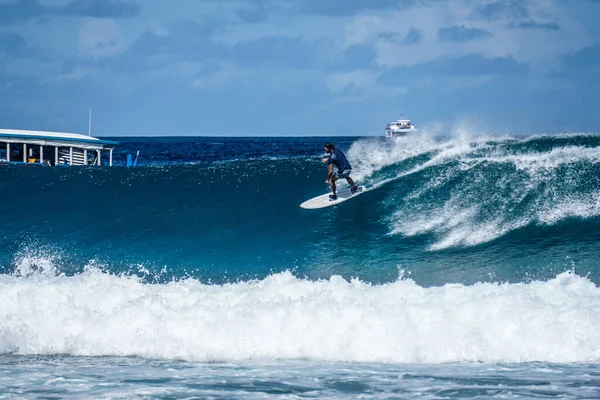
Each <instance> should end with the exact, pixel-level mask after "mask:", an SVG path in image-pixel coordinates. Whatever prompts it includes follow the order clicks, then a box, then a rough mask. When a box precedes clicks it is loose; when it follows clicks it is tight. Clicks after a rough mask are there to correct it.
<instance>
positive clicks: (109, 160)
mask: <svg viewBox="0 0 600 400" xmlns="http://www.w3.org/2000/svg"><path fill="white" fill-rule="evenodd" d="M112 151H113V149H110V152H109V156H108V166H109V167H112Z"/></svg>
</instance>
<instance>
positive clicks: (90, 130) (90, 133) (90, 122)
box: [88, 108, 92, 136]
mask: <svg viewBox="0 0 600 400" xmlns="http://www.w3.org/2000/svg"><path fill="white" fill-rule="evenodd" d="M88 136H92V109H91V108H90V118H89V122H88Z"/></svg>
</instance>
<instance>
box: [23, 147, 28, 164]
mask: <svg viewBox="0 0 600 400" xmlns="http://www.w3.org/2000/svg"><path fill="white" fill-rule="evenodd" d="M23 162H24V163H26V162H27V143H23Z"/></svg>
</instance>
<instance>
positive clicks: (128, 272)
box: [0, 134, 600, 363]
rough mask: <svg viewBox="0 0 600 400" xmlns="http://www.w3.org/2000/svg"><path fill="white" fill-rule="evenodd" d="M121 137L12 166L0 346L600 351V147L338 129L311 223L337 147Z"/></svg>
mask: <svg viewBox="0 0 600 400" xmlns="http://www.w3.org/2000/svg"><path fill="white" fill-rule="evenodd" d="M121 141H122V142H123V145H122V147H121V148H120V149H119V152H115V160H116V164H117V166H115V167H112V168H107V167H103V168H91V167H90V168H40V167H23V166H21V167H14V166H4V167H1V168H0V193H2V196H1V198H0V304H1V305H2V306H1V307H0V353H11V352H13V353H17V354H56V353H61V354H74V355H91V356H95V355H133V356H143V357H159V358H163V357H164V358H169V359H174V358H181V359H185V360H200V361H206V360H229V359H236V360H238V359H253V358H283V359H286V358H315V359H319V360H332V361H351V362H353V361H374V362H378V361H382V362H410V363H445V362H451V361H464V360H468V361H475V360H477V361H486V362H487V361H490V362H515V361H534V360H544V361H552V362H571V361H597V360H598V359H599V356H600V355H599V351H600V350H599V348H598V346H597V343H600V340H599V339H600V338H598V334H597V333H596V332H597V331H598V329H597V327H598V326H599V323H600V315H599V314H598V312H597V311H596V310H598V309H600V308H598V305H599V304H598V302H599V301H600V295H599V292H598V287H597V285H598V284H599V283H600V275H599V272H600V269H599V268H598V263H597V255H598V254H600V246H599V245H598V244H599V243H600V219H599V218H598V217H599V215H600V173H599V168H600V137H598V136H595V135H584V134H580V135H561V136H536V137H527V138H515V137H505V138H497V137H494V138H481V137H477V138H469V137H465V136H458V137H446V138H432V137H428V136H419V137H408V138H402V139H399V140H396V141H390V140H384V139H383V138H341V139H339V140H338V141H337V145H338V146H339V147H340V148H342V149H343V150H344V151H345V152H346V153H347V155H348V158H349V160H350V162H351V163H352V165H353V167H354V169H353V173H352V176H353V177H354V178H355V180H357V181H358V182H359V183H360V184H362V185H364V186H366V187H369V188H370V190H368V191H367V192H366V193H364V194H362V195H361V196H359V197H357V198H356V199H353V200H351V201H348V202H345V203H344V204H342V205H340V206H338V207H331V208H327V209H323V210H312V211H311V210H303V209H300V208H299V204H300V203H301V202H303V201H304V200H306V199H308V198H310V197H313V196H317V195H320V194H323V193H325V192H326V191H327V187H326V186H325V184H324V180H325V178H326V168H325V166H324V165H323V164H322V163H321V157H322V156H323V154H322V153H321V152H320V151H321V149H322V145H323V142H324V141H325V139H323V138H293V139H283V138H278V139H274V138H253V139H248V138H246V139H231V138H143V139H140V138H135V139H134V138H131V139H127V138H126V139H121ZM138 149H139V150H140V151H141V155H140V163H141V166H140V167H137V168H131V169H130V168H126V167H124V166H123V164H124V160H125V154H127V153H129V152H134V151H136V150H138ZM123 332H125V333H123ZM441 332H443V333H441ZM265 338H266V339H265ZM415 338H416V339H415Z"/></svg>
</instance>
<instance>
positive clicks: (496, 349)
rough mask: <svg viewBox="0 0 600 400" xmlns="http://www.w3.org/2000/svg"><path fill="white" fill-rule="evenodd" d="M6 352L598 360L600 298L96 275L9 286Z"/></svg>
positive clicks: (576, 288) (1, 309) (551, 291)
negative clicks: (158, 282) (148, 281)
mask: <svg viewBox="0 0 600 400" xmlns="http://www.w3.org/2000/svg"><path fill="white" fill-rule="evenodd" d="M0 305H1V306H0V353H11V352H14V353H18V354H55V353H61V354H71V355H82V356H105V355H117V356H140V357H150V358H164V359H184V360H197V361H214V360H244V359H295V358H309V359H316V360H338V361H361V362H395V363H445V362H452V361H484V362H507V363H508V362H524V361H550V362H597V361H599V360H600V330H599V329H598V326H600V290H599V289H598V288H597V287H596V286H595V285H594V284H593V283H592V282H591V281H589V280H588V279H586V278H584V277H580V276H577V275H575V274H573V273H568V272H567V273H563V274H560V275H559V276H557V277H556V278H555V279H552V280H550V281H547V282H541V281H538V282H532V283H529V284H508V283H505V284H491V283H480V284H476V285H473V286H464V285H460V284H447V285H444V286H440V287H430V288H424V287H420V286H418V285H416V284H415V283H414V282H413V281H411V280H398V281H397V282H394V283H390V284H385V285H370V284H366V283H363V282H360V281H358V280H353V281H351V282H348V281H345V280H343V279H342V278H340V277H337V276H334V277H332V278H331V279H329V280H324V281H309V280H303V279H298V278H296V277H294V276H293V275H292V274H291V273H289V272H286V273H280V274H275V275H271V276H269V277H267V278H266V279H264V280H262V281H249V282H240V283H235V284H227V285H223V286H219V285H206V284H202V283H199V282H198V281H195V280H186V281H181V282H171V283H169V284H161V285H150V284H143V283H141V282H139V281H138V280H136V279H134V278H130V277H118V276H114V275H109V274H106V273H101V272H98V271H95V270H92V269H90V270H87V271H86V272H85V273H83V274H80V275H76V276H73V277H66V276H57V277H54V278H48V277H41V278H39V277H38V278H36V279H34V278H31V277H30V278H23V277H16V276H8V275H0Z"/></svg>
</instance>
